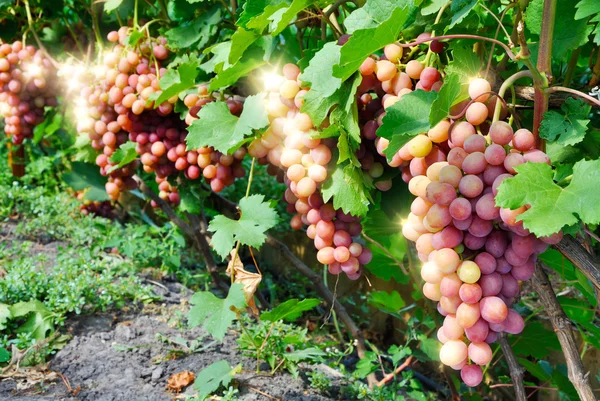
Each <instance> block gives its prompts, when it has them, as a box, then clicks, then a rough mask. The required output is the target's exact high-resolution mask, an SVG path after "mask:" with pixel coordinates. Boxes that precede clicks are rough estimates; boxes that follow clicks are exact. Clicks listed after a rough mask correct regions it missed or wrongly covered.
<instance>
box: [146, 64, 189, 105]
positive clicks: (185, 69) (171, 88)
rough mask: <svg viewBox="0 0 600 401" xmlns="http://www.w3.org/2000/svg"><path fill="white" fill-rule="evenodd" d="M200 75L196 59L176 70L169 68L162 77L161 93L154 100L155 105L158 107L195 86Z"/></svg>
mask: <svg viewBox="0 0 600 401" xmlns="http://www.w3.org/2000/svg"><path fill="white" fill-rule="evenodd" d="M197 76H198V64H197V63H196V62H194V61H190V62H187V63H183V64H181V65H180V66H179V67H177V69H176V70H172V69H169V70H167V72H166V74H165V75H163V76H162V78H161V79H160V83H159V84H160V89H161V90H162V92H160V95H158V97H157V98H156V99H152V100H154V106H155V107H158V106H160V105H161V104H162V103H163V102H166V101H167V100H169V99H170V98H172V97H173V96H177V95H179V93H181V92H183V91H185V90H188V89H190V88H193V87H194V86H195V85H196V77H197Z"/></svg>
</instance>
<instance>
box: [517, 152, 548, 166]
mask: <svg viewBox="0 0 600 401" xmlns="http://www.w3.org/2000/svg"><path fill="white" fill-rule="evenodd" d="M523 158H524V159H525V161H526V162H532V163H545V164H548V165H550V158H549V157H548V155H547V154H545V153H544V152H542V151H541V150H539V149H532V150H528V151H526V152H525V153H524V154H523Z"/></svg>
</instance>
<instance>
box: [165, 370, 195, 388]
mask: <svg viewBox="0 0 600 401" xmlns="http://www.w3.org/2000/svg"><path fill="white" fill-rule="evenodd" d="M195 379H196V376H194V374H193V373H192V372H190V371H189V370H185V371H183V372H179V373H175V374H173V375H171V377H169V380H168V382H167V388H168V389H169V390H171V391H175V392H176V393H179V392H180V391H181V390H183V389H184V388H185V387H187V386H189V385H190V384H192V383H193V382H194V380H195Z"/></svg>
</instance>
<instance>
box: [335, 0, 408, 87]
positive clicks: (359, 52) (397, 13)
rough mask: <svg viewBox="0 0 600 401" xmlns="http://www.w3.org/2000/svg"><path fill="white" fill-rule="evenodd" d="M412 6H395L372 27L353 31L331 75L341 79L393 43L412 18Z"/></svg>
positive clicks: (344, 78)
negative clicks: (383, 18)
mask: <svg viewBox="0 0 600 401" xmlns="http://www.w3.org/2000/svg"><path fill="white" fill-rule="evenodd" d="M414 15H415V12H414V8H413V9H411V7H409V6H408V5H405V6H404V7H396V8H395V9H394V11H393V12H392V13H391V14H390V15H389V16H388V18H387V19H386V20H385V21H384V22H382V23H381V24H379V25H377V26H376V27H374V28H367V29H359V30H357V31H354V33H353V34H352V36H351V37H350V39H348V42H346V44H345V45H344V46H342V50H341V55H340V62H339V64H337V65H335V66H334V67H333V75H334V76H336V77H338V78H341V79H342V80H346V79H348V78H349V77H350V76H352V74H354V73H355V72H356V71H358V68H359V67H360V65H361V64H362V63H363V61H365V59H366V58H367V57H369V56H370V55H371V54H373V53H375V52H376V51H378V50H379V49H381V48H383V47H384V46H385V45H388V44H390V43H393V42H394V41H395V40H396V39H397V38H398V35H399V34H400V31H401V30H402V29H403V28H404V27H405V26H406V25H407V24H408V22H409V21H412V20H414Z"/></svg>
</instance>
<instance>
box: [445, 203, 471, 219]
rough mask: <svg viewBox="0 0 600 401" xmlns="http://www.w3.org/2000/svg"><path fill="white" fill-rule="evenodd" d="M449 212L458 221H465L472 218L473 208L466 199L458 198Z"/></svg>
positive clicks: (451, 204) (451, 205)
mask: <svg viewBox="0 0 600 401" xmlns="http://www.w3.org/2000/svg"><path fill="white" fill-rule="evenodd" d="M449 212H450V215H451V216H452V218H454V219H456V220H465V219H467V218H469V217H470V216H471V213H472V212H473V207H472V206H471V202H469V201H468V200H467V199H465V198H456V199H454V200H453V201H452V203H450V207H449Z"/></svg>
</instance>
